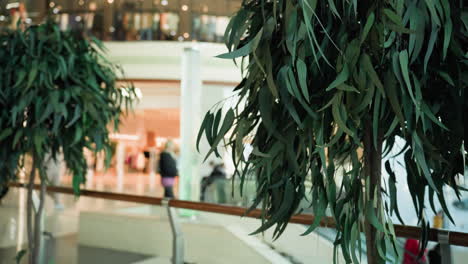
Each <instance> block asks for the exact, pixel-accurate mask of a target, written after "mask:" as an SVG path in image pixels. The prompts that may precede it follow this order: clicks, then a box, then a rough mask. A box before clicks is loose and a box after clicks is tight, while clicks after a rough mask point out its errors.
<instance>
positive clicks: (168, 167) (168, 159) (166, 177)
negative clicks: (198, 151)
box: [159, 140, 179, 198]
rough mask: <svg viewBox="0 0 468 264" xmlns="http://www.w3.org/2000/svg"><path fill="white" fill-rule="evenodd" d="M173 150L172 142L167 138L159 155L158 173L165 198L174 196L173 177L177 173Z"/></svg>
mask: <svg viewBox="0 0 468 264" xmlns="http://www.w3.org/2000/svg"><path fill="white" fill-rule="evenodd" d="M174 151H175V145H174V142H173V141H171V140H169V141H167V142H166V146H165V148H164V150H163V151H162V152H161V154H160V157H159V173H160V174H161V184H162V186H163V187H164V197H165V198H174V182H175V177H176V176H177V175H178V174H179V172H178V171H177V162H176V156H175V153H174Z"/></svg>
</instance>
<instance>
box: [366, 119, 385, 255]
mask: <svg viewBox="0 0 468 264" xmlns="http://www.w3.org/2000/svg"><path fill="white" fill-rule="evenodd" d="M364 133H365V135H364V173H365V176H366V181H369V183H370V188H369V190H370V192H369V193H366V198H367V199H366V201H368V200H373V199H374V197H375V199H378V200H377V201H374V202H376V204H377V208H375V209H372V210H375V215H377V216H378V215H379V211H380V207H381V206H382V205H381V199H382V193H381V174H382V136H381V134H380V133H379V135H378V138H377V146H375V144H374V135H373V132H372V122H371V121H370V120H369V121H368V122H367V124H366V129H365V131H364ZM374 194H376V195H375V196H374ZM364 226H365V234H366V247H367V262H368V263H369V264H381V263H385V260H383V259H382V258H381V257H380V255H379V252H378V250H377V243H379V239H378V233H377V230H376V228H375V227H374V226H372V224H371V223H369V221H367V220H366V222H365V223H364Z"/></svg>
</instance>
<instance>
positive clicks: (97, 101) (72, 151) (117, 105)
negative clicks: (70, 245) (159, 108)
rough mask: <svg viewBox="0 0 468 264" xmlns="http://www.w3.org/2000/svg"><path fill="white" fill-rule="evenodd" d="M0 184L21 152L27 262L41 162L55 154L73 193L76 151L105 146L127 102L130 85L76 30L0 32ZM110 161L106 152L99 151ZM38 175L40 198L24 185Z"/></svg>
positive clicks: (34, 252)
mask: <svg viewBox="0 0 468 264" xmlns="http://www.w3.org/2000/svg"><path fill="white" fill-rule="evenodd" d="M0 46H1V47H0V109H1V111H0V171H2V173H1V175H0V185H6V184H8V183H9V182H11V181H14V180H15V179H16V175H17V174H18V171H19V170H20V169H22V168H23V164H24V161H25V159H26V157H28V159H30V160H31V163H32V164H31V165H30V166H29V167H30V168H29V171H28V176H29V177H28V179H29V188H28V199H27V218H28V221H27V225H28V239H29V248H28V253H29V254H28V255H29V263H38V262H39V261H40V260H39V251H40V248H41V236H42V230H41V226H40V222H41V220H40V219H41V215H42V214H43V210H44V197H45V192H46V185H47V181H48V176H47V174H46V168H45V166H46V163H47V162H48V159H56V158H57V157H58V155H59V154H60V155H63V159H64V162H65V164H66V167H67V169H68V170H69V172H70V173H71V174H72V175H73V188H74V190H75V192H76V194H79V190H80V186H81V184H82V183H84V182H85V175H86V170H87V165H86V159H85V156H84V153H83V151H84V150H85V149H89V150H91V151H93V152H101V151H105V152H106V153H108V154H110V149H111V142H110V140H109V128H110V127H111V128H112V129H116V128H117V127H118V124H119V119H120V116H121V114H122V113H123V112H124V111H126V109H128V107H130V106H131V101H132V99H134V98H135V92H134V88H133V86H132V85H128V84H122V83H119V82H117V74H118V71H119V70H120V69H119V68H118V67H116V66H115V65H113V64H112V63H110V62H109V61H107V60H106V58H105V57H104V56H103V53H102V49H103V45H102V44H101V43H100V42H99V41H98V40H96V39H93V38H89V37H86V36H84V35H83V34H82V32H80V31H61V30H60V29H59V27H58V25H56V24H55V23H54V22H52V21H50V20H49V21H47V22H45V23H43V24H40V25H34V26H30V27H27V28H25V29H24V30H22V29H18V30H13V31H11V30H2V31H1V33H0ZM107 160H108V161H110V155H108V156H107ZM36 178H37V179H38V181H39V182H40V186H41V188H40V193H39V197H40V205H39V208H38V211H37V213H35V212H33V210H32V191H33V184H34V182H35V180H36Z"/></svg>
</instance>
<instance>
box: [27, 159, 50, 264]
mask: <svg viewBox="0 0 468 264" xmlns="http://www.w3.org/2000/svg"><path fill="white" fill-rule="evenodd" d="M32 159H33V161H32V167H31V172H30V174H29V183H28V197H27V208H26V217H27V220H26V221H27V232H28V251H29V252H28V253H29V254H28V260H29V262H28V263H29V264H39V263H40V262H41V260H40V257H41V246H42V232H43V230H42V229H43V221H42V214H43V212H44V201H45V194H46V190H47V184H46V180H45V179H43V177H39V178H40V181H41V188H40V192H39V208H34V202H33V191H34V182H35V180H36V169H38V165H37V163H38V161H37V157H35V156H33V157H32ZM39 163H40V162H39ZM35 210H37V211H36V212H35Z"/></svg>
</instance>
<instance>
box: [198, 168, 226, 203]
mask: <svg viewBox="0 0 468 264" xmlns="http://www.w3.org/2000/svg"><path fill="white" fill-rule="evenodd" d="M210 166H212V167H213V171H212V172H211V173H210V175H209V176H206V177H203V179H202V181H201V191H200V201H202V202H203V201H205V195H206V189H207V188H208V187H209V186H210V185H211V184H213V183H215V184H216V187H217V188H216V192H217V198H218V201H217V202H218V203H221V204H224V203H226V191H225V184H224V183H225V180H226V176H227V175H226V168H225V166H224V163H222V162H221V163H218V164H216V163H215V162H214V161H211V162H210Z"/></svg>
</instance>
